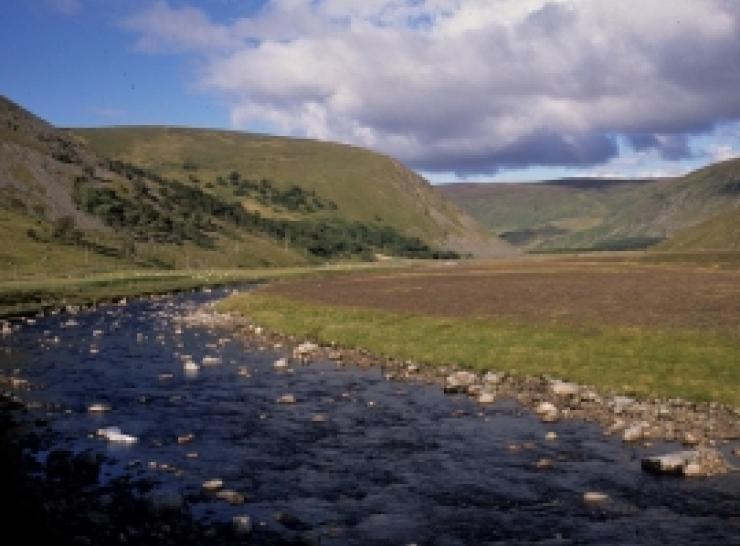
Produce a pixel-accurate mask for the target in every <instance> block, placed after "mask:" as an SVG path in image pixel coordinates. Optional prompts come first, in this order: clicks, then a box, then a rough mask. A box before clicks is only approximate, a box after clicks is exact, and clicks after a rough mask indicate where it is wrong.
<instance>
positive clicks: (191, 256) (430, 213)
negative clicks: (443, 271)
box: [0, 97, 506, 276]
mask: <svg viewBox="0 0 740 546" xmlns="http://www.w3.org/2000/svg"><path fill="white" fill-rule="evenodd" d="M84 134H85V135H86V136H85V137H81V136H78V135H75V134H73V133H71V132H69V131H63V130H59V129H56V128H54V127H52V126H51V125H49V124H48V123H46V122H44V121H43V120H41V119H39V118H37V117H35V116H33V115H32V114H31V113H29V112H27V111H26V110H24V109H23V108H21V107H19V106H18V105H16V104H14V103H12V102H10V101H8V100H6V99H4V98H2V97H0V225H2V226H3V228H4V230H3V234H4V235H5V237H6V238H5V241H4V242H5V244H4V245H3V248H2V250H1V251H0V273H2V274H3V276H17V275H46V274H48V273H49V272H50V271H54V272H55V273H64V274H72V273H77V272H87V273H90V272H96V271H106V270H110V269H114V268H116V269H117V268H132V267H134V268H139V267H156V268H160V269H162V268H165V269H173V268H206V267H208V268H211V267H224V268H233V267H263V266H291V265H300V264H306V263H316V262H321V261H325V260H329V259H331V260H335V259H371V258H373V255H374V254H378V253H379V254H384V255H394V256H404V257H413V258H455V257H458V256H459V255H460V253H468V252H470V251H476V250H481V251H482V253H484V254H485V253H492V252H495V251H496V250H497V249H499V248H504V249H505V248H506V247H505V245H503V244H502V243H500V242H497V240H496V239H494V238H492V237H490V236H489V235H487V233H485V230H484V229H483V228H482V227H481V226H479V225H478V224H477V223H475V222H474V221H472V220H471V219H470V218H469V217H466V216H465V215H463V214H462V213H459V211H457V209H456V208H455V207H454V206H453V205H451V204H449V203H447V202H446V201H445V200H444V199H442V198H440V197H439V196H437V195H436V194H435V193H434V192H433V191H432V190H431V189H430V188H429V187H428V185H427V184H426V183H425V182H424V181H423V180H421V179H419V178H418V177H416V176H415V175H414V174H413V173H411V172H410V171H408V170H407V169H405V168H403V167H402V166H401V165H400V164H398V163H396V162H395V161H393V160H392V159H390V158H386V157H383V156H379V155H377V154H373V153H370V152H367V151H363V150H359V149H355V148H349V147H346V146H339V145H335V144H325V143H316V142H309V141H290V140H287V139H279V138H271V137H250V136H248V135H246V136H245V135H240V134H233V133H224V132H216V131H208V132H205V131H196V130H187V129H183V130H169V129H132V130H112V131H108V130H90V131H84ZM91 135H92V136H94V137H95V138H91ZM98 137H99V138H98ZM160 137H161V138H160ZM162 139H163V140H162ZM88 140H89V141H90V142H93V143H94V144H95V149H91V147H90V146H88V145H87V141H88ZM242 141H248V142H250V143H251V144H250V145H249V146H246V147H245V146H242ZM163 142H164V143H163ZM173 142H177V144H174V143H173ZM114 144H115V145H120V146H124V147H125V148H128V147H131V148H132V149H133V150H135V151H136V153H134V154H133V155H131V156H128V155H126V154H121V153H116V151H115V146H114ZM141 150H148V151H149V153H151V154H153V155H152V157H156V158H157V161H158V163H157V164H153V163H152V162H151V161H149V160H147V159H146V157H145V156H144V155H140V154H141ZM167 150H169V152H168V151H167ZM260 150H261V151H260ZM326 150H329V151H328V152H327V151H326ZM179 153H182V154H183V155H182V158H180V156H179V155H178V154H179ZM168 154H170V155H169V156H168ZM172 154H174V155H172ZM109 155H115V156H117V157H116V158H115V159H111V158H110V157H109ZM121 157H124V159H125V160H121V159H120V158H121ZM168 157H170V159H167V158H168ZM132 161H136V162H138V164H134V163H132ZM168 161H169V163H168ZM255 164H260V165H262V167H263V168H262V170H255V169H253V168H251V166H252V165H255ZM286 173H287V174H286ZM302 173H305V174H303V175H302ZM306 180H309V181H312V182H310V183H308V182H305V181H306ZM338 181H340V182H341V183H339V182H338ZM329 182H332V183H329ZM327 188H334V191H329V190H328V189H327ZM364 202H367V203H369V205H368V206H367V207H363V206H362V205H363V203H364ZM409 203H411V205H410V204H409ZM407 205H408V206H409V207H410V209H409V211H408V214H405V212H406V211H404V207H406V206H407ZM466 245H467V246H466ZM451 248H452V249H453V250H445V249H451ZM457 251H460V252H457Z"/></svg>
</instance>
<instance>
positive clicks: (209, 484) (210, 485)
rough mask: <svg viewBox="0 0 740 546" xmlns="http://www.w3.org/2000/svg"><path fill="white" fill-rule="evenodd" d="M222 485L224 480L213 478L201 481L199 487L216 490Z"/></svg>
mask: <svg viewBox="0 0 740 546" xmlns="http://www.w3.org/2000/svg"><path fill="white" fill-rule="evenodd" d="M223 486H224V481H223V480H222V479H220V478H213V479H210V480H206V481H204V482H203V484H202V485H201V487H202V488H203V490H204V491H218V490H219V489H221V488H222V487H223Z"/></svg>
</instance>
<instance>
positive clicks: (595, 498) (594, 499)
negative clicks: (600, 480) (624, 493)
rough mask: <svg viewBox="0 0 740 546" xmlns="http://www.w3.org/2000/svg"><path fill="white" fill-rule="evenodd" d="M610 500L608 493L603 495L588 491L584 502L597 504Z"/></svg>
mask: <svg viewBox="0 0 740 546" xmlns="http://www.w3.org/2000/svg"><path fill="white" fill-rule="evenodd" d="M608 500H609V495H607V494H606V493H601V492H600V491H586V492H585V493H584V494H583V502H586V503H589V504H597V503H601V502H606V501H608Z"/></svg>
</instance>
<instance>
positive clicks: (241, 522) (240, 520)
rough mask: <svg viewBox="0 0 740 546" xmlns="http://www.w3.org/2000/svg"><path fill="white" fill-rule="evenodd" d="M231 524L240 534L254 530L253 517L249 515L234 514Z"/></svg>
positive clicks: (246, 533)
mask: <svg viewBox="0 0 740 546" xmlns="http://www.w3.org/2000/svg"><path fill="white" fill-rule="evenodd" d="M231 524H232V525H233V526H234V531H235V532H236V533H237V534H239V535H248V534H250V533H251V532H252V518H251V517H249V516H234V517H233V518H231Z"/></svg>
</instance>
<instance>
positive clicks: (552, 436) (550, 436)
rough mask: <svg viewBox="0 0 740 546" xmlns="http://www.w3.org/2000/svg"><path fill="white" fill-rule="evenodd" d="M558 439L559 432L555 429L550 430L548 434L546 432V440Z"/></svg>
mask: <svg viewBox="0 0 740 546" xmlns="http://www.w3.org/2000/svg"><path fill="white" fill-rule="evenodd" d="M557 439H558V433H557V432H555V431H552V430H551V431H549V432H548V433H547V434H545V440H557Z"/></svg>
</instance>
